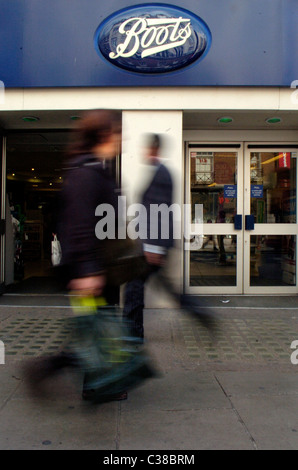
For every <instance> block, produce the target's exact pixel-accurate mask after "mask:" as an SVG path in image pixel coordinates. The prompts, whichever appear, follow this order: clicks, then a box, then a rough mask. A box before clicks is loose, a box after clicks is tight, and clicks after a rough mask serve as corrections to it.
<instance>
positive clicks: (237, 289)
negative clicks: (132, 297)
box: [183, 141, 244, 295]
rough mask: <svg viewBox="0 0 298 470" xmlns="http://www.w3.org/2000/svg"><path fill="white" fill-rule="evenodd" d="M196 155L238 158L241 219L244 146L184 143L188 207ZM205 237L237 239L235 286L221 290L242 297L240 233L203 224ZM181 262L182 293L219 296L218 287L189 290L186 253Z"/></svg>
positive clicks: (229, 225) (229, 226)
mask: <svg viewBox="0 0 298 470" xmlns="http://www.w3.org/2000/svg"><path fill="white" fill-rule="evenodd" d="M191 150H192V151H196V150H197V151H199V152H204V151H206V152H212V151H217V152H229V151H230V152H235V153H237V154H238V157H237V214H239V215H241V216H242V212H243V191H241V190H240V188H241V187H242V188H243V184H244V180H243V174H244V168H243V158H244V153H243V152H244V143H243V142H239V141H238V142H236V141H235V142H187V145H186V151H185V202H186V206H188V205H189V204H190V203H191V201H190V158H189V154H190V151H191ZM194 230H195V227H194V225H192V226H191V232H193V231H194ZM203 234H204V235H215V236H216V235H231V236H236V240H237V244H236V246H237V253H236V285H235V286H224V293H225V294H229V295H233V294H234V295H239V294H242V286H243V255H242V253H243V235H242V231H240V230H236V228H235V224H234V223H223V224H204V225H203ZM183 259H184V291H185V293H186V294H192V295H201V294H207V295H212V294H214V295H215V294H218V290H219V286H217V287H215V286H214V287H208V286H190V285H189V272H190V269H189V268H190V260H189V256H188V255H187V252H186V251H185V250H184V252H183Z"/></svg>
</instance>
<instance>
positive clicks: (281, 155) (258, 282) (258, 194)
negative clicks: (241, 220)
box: [244, 145, 298, 294]
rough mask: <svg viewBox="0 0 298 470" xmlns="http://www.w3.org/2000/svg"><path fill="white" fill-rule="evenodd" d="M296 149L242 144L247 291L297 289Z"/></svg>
mask: <svg viewBox="0 0 298 470" xmlns="http://www.w3.org/2000/svg"><path fill="white" fill-rule="evenodd" d="M297 152H298V151H297V149H295V148H289V147H288V146H287V148H285V147H281V146H277V147H276V148H272V149H271V148H270V149H269V148H268V147H267V148H266V147H265V146H259V148H258V147H257V146H253V145H247V146H246V151H245V197H244V203H245V204H244V210H245V230H244V267H245V268H244V292H245V293H253V294H291V293H292V294H294V293H297V234H298V225H297Z"/></svg>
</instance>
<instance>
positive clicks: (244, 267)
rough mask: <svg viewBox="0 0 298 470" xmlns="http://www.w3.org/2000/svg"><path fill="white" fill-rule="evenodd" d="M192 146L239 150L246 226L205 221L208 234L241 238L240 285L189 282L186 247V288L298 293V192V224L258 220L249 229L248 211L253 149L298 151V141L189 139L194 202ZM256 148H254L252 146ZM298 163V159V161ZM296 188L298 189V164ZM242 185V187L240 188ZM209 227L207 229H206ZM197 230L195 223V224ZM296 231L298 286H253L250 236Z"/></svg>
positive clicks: (240, 208) (186, 180)
mask: <svg viewBox="0 0 298 470" xmlns="http://www.w3.org/2000/svg"><path fill="white" fill-rule="evenodd" d="M236 146H237V147H236ZM190 149H193V150H194V151H195V149H198V151H209V152H211V151H229V150H230V151H233V150H234V151H238V164H237V173H238V175H237V214H239V215H241V216H242V230H236V229H235V227H234V224H208V227H207V224H204V234H206V235H207V234H208V235H217V234H219V232H220V234H222V235H233V236H236V237H237V238H236V239H237V269H236V286H228V287H226V286H225V287H224V288H223V292H219V287H218V286H217V287H215V286H214V287H205V286H204V287H203V286H202V287H200V286H199V287H197V286H189V272H190V270H189V268H190V260H189V256H188V254H187V252H186V251H185V250H184V248H183V265H184V269H183V272H184V291H185V293H186V294H192V295H202V294H204V295H218V294H229V295H239V294H244V295H245V294H247V295H268V294H269V295H283V294H284V295H295V294H297V293H298V282H297V274H298V259H297V258H298V256H297V254H298V246H297V245H298V243H297V242H298V204H297V202H298V201H297V194H296V224H255V227H254V230H253V231H250V230H246V227H245V215H250V195H251V192H250V186H251V182H250V152H251V151H263V152H266V151H272V152H279V151H281V150H282V149H283V150H287V151H289V152H290V151H291V152H297V154H298V142H297V143H296V142H295V143H294V142H291V143H288V142H274V143H269V142H254V141H237V142H236V141H231V142H215V141H213V142H210V141H209V142H206V141H201V142H198V141H189V142H186V146H185V174H184V188H185V196H184V197H185V202H186V205H187V204H190V194H191V192H190V184H191V183H190V158H189V155H190ZM252 149H253V150H252ZM297 159H298V158H297ZM297 163H298V162H297ZM296 169H297V173H296V190H298V165H296ZM241 186H242V191H241V190H240V189H241ZM206 229H207V230H206ZM192 230H194V226H192ZM252 234H253V235H272V234H273V235H296V236H297V239H296V286H278V291H277V287H276V286H270V287H264V286H260V287H258V286H250V236H251V235H252Z"/></svg>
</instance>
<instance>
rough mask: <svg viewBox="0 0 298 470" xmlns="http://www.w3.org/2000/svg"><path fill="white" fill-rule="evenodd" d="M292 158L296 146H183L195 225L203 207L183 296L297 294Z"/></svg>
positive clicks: (188, 253)
mask: <svg viewBox="0 0 298 470" xmlns="http://www.w3.org/2000/svg"><path fill="white" fill-rule="evenodd" d="M297 153H298V146H297V145H292V146H291V145H275V146H273V145H272V146H269V145H265V144H264V145H261V144H240V143H235V144H222V145H210V144H202V145H201V144H200V145H198V144H195V143H194V144H189V145H188V150H187V158H186V202H187V203H188V204H191V208H192V221H193V223H194V222H195V220H194V217H195V205H196V204H201V205H202V208H203V237H194V238H193V239H192V242H191V243H190V250H188V251H185V290H186V292H187V293H189V294H243V293H244V294H295V293H297V234H298V224H297V202H296V201H297V193H296V191H297ZM193 230H194V226H193Z"/></svg>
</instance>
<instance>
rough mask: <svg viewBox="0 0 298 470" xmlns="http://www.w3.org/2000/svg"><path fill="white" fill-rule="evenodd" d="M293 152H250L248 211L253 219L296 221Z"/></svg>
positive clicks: (294, 157)
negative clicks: (249, 208) (249, 201)
mask: <svg viewBox="0 0 298 470" xmlns="http://www.w3.org/2000/svg"><path fill="white" fill-rule="evenodd" d="M296 156H297V154H296V153H294V152H292V153H291V152H283V153H280V152H272V153H271V152H265V153H262V152H260V153H259V152H253V153H251V155H250V175H251V214H252V215H254V216H255V221H256V223H260V224H264V223H272V224H274V223H277V224H282V223H284V224H295V223H296V161H297V158H296Z"/></svg>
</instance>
